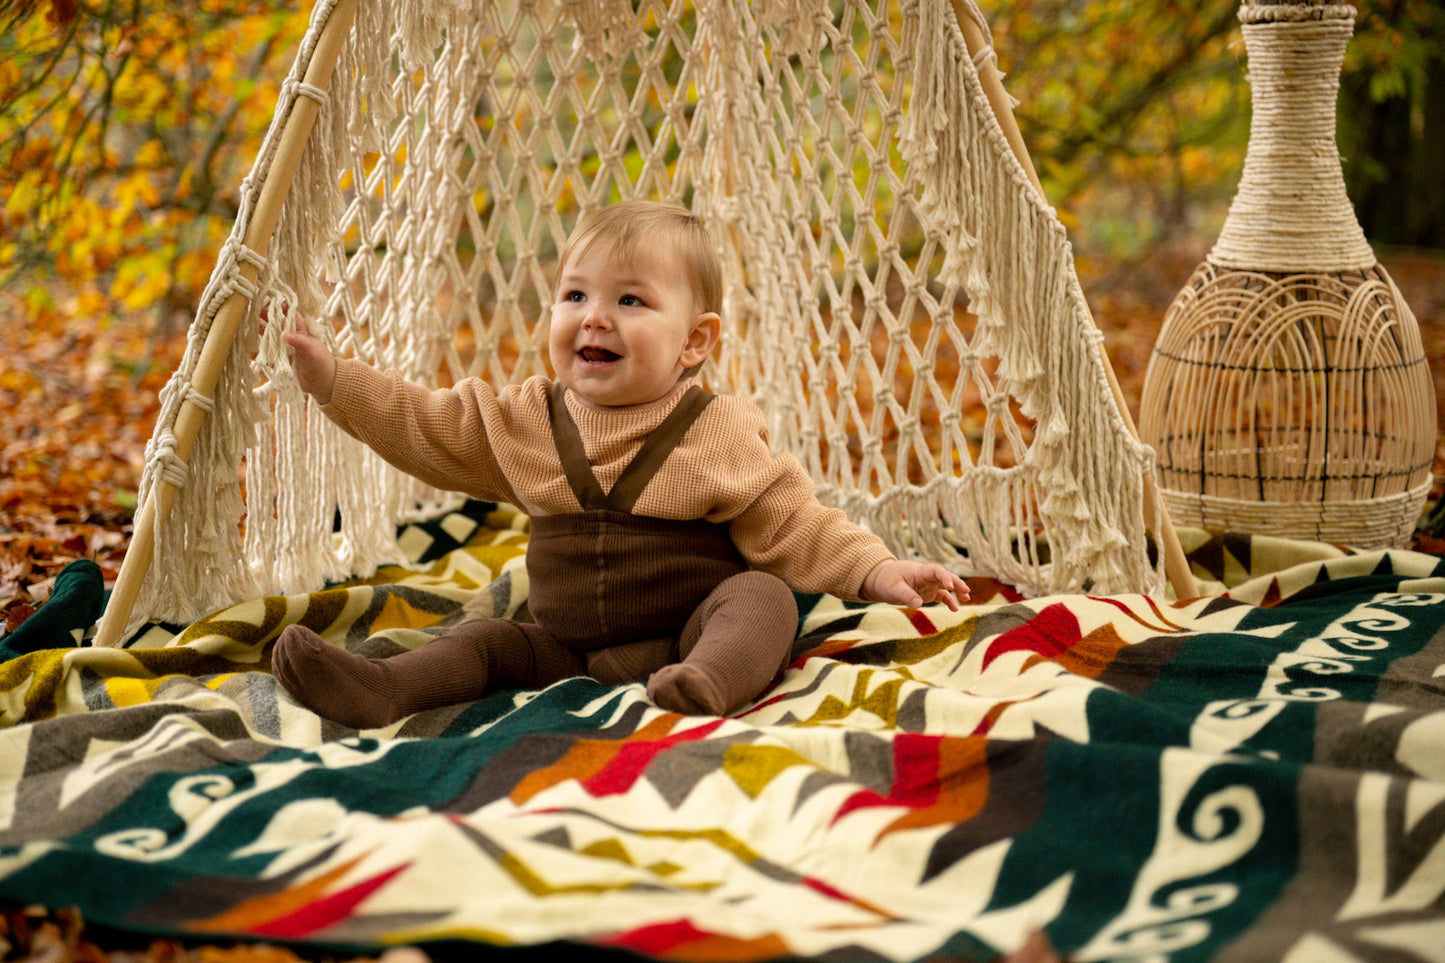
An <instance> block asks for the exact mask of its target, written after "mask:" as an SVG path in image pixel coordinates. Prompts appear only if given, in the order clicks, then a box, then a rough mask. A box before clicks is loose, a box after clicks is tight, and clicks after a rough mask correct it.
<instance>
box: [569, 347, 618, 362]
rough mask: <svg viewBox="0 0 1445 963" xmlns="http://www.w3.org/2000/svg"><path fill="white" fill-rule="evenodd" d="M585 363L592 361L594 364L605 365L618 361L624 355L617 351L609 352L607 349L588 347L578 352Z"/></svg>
mask: <svg viewBox="0 0 1445 963" xmlns="http://www.w3.org/2000/svg"><path fill="white" fill-rule="evenodd" d="M577 354H578V356H579V357H581V359H582V360H583V361H590V362H592V363H594V364H605V363H606V362H608V361H616V360H617V359H618V358H620V357H622V355H620V354H618V353H617V352H616V351H608V350H607V349H606V348H594V347H586V348H583V349H582V350H581V351H578V352H577Z"/></svg>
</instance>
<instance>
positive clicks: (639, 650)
mask: <svg viewBox="0 0 1445 963" xmlns="http://www.w3.org/2000/svg"><path fill="white" fill-rule="evenodd" d="M713 398H714V396H713V395H712V394H711V393H710V392H708V391H706V390H704V389H703V388H701V387H700V386H696V385H694V386H693V387H692V388H691V389H689V390H688V391H687V393H686V394H684V395H683V397H682V400H681V401H679V402H678V404H677V407H676V408H674V409H673V410H672V412H671V413H670V414H669V415H668V416H667V418H666V419H665V420H664V421H663V422H662V424H660V425H658V427H657V428H656V429H654V430H653V431H652V433H651V434H650V435H649V436H648V437H647V438H646V440H645V441H644V442H643V445H642V447H641V449H640V450H639V451H638V452H637V455H636V456H635V457H634V458H633V460H632V461H631V463H629V464H628V466H627V468H626V469H624V470H623V472H622V474H621V476H619V477H618V479H617V482H616V484H614V485H613V486H612V489H611V491H609V492H607V493H605V494H604V493H603V491H602V487H601V485H600V484H599V483H598V481H597V477H596V475H595V474H594V473H593V471H592V466H591V464H590V463H589V462H588V460H587V456H586V452H585V450H584V448H583V443H582V437H581V435H580V434H579V432H578V430H577V424H576V422H575V421H574V420H573V419H572V415H571V413H570V412H568V410H567V405H566V402H565V400H564V389H563V387H562V385H560V384H556V383H554V384H553V385H552V388H551V391H550V393H549V396H548V404H549V409H550V411H549V413H550V416H551V422H552V436H553V439H554V441H555V443H556V445H557V454H558V455H559V457H560V458H561V461H562V467H563V470H564V471H565V473H566V476H567V481H568V483H569V484H570V485H571V487H572V491H573V492H574V493H575V494H576V496H577V501H578V502H579V503H580V504H581V506H582V511H580V512H576V513H568V514H558V515H544V516H538V517H535V518H533V519H532V522H531V542H530V544H529V545H528V547H527V576H528V581H529V583H530V586H529V599H528V606H529V608H530V610H531V613H532V617H533V618H534V619H535V620H536V621H535V624H532V623H525V622H513V621H511V620H508V619H477V620H474V621H471V622H466V623H463V624H462V625H459V626H458V627H457V628H456V629H453V630H452V632H450V633H448V635H462V634H467V635H471V636H473V640H474V642H475V643H476V644H477V645H478V647H479V649H482V650H484V651H483V652H479V654H480V655H482V657H483V660H484V662H485V663H486V665H485V670H484V671H485V677H486V688H487V690H488V691H496V690H498V689H504V688H539V687H541V686H545V685H549V684H551V683H553V682H557V681H559V680H561V679H564V678H568V677H570V676H576V675H591V676H593V677H594V678H597V679H598V680H599V681H602V682H610V683H621V682H640V681H644V680H646V679H647V678H648V677H649V676H651V675H652V673H653V672H655V671H656V670H657V669H659V668H661V667H663V666H665V665H668V664H670V663H675V662H677V661H678V660H679V659H685V658H686V657H687V656H688V655H689V654H690V653H691V652H692V651H693V649H694V647H696V646H699V643H700V640H702V639H703V636H704V634H706V635H707V637H708V638H707V640H705V641H702V643H701V644H702V646H703V648H702V649H700V650H699V651H700V654H705V650H707V649H716V650H718V652H719V657H718V658H714V659H710V660H709V661H710V668H711V669H712V670H713V671H715V672H719V673H722V674H724V675H726V676H727V677H728V679H729V681H732V680H734V679H736V680H737V681H738V682H739V683H740V689H741V690H751V691H750V692H749V694H748V695H747V696H746V698H743V699H742V700H741V701H743V702H745V701H747V699H750V698H752V697H753V696H755V695H756V694H757V692H758V691H761V689H762V688H763V686H765V685H766V683H767V682H768V681H769V680H770V679H771V678H772V677H773V675H774V674H775V673H776V672H777V670H778V669H779V668H780V667H781V666H782V664H783V662H784V661H785V658H786V655H787V649H788V643H789V642H791V640H792V637H793V634H794V632H795V631H796V628H797V607H796V604H795V603H794V600H793V596H792V593H791V591H790V590H789V589H788V587H787V586H786V585H785V584H784V583H783V582H782V581H781V580H780V579H778V578H776V577H775V576H772V575H769V574H767V573H764V572H755V571H749V570H748V564H747V562H746V561H745V560H744V559H743V557H742V556H741V555H740V554H739V553H738V550H737V547H736V546H735V545H734V544H733V542H732V539H731V538H730V537H729V535H728V530H727V526H726V525H725V524H717V523H713V522H708V521H706V520H703V519H696V520H673V519H662V518H649V517H646V516H642V515H634V514H632V512H631V509H632V506H633V505H634V504H635V503H636V501H637V499H638V497H639V496H640V495H641V494H642V492H643V489H645V488H646V487H647V484H648V482H650V481H651V480H652V478H653V476H654V475H655V474H656V473H657V470H658V469H659V468H660V467H661V466H662V464H663V462H664V461H665V460H666V459H667V456H668V454H669V453H671V452H672V450H673V449H674V448H675V447H676V446H677V444H678V443H679V442H680V441H681V439H682V437H683V435H684V434H686V432H687V430H688V428H689V427H690V426H691V425H692V423H693V422H694V421H695V420H696V419H697V417H698V416H699V415H700V414H701V413H702V411H703V409H704V408H706V407H707V405H708V404H709V403H710V402H711V401H712V400H713ZM710 627H711V629H710ZM779 639H781V641H782V644H781V651H780V650H779V641H778V640H779ZM764 640H766V641H764ZM432 644H435V643H432ZM734 660H736V663H734ZM764 663H765V664H764ZM739 674H741V675H742V676H745V677H747V678H743V679H738V678H737V676H738V675H739ZM759 680H760V681H759ZM730 701H733V702H737V701H738V700H737V699H732V700H730ZM739 704H740V703H739ZM718 711H721V710H718Z"/></svg>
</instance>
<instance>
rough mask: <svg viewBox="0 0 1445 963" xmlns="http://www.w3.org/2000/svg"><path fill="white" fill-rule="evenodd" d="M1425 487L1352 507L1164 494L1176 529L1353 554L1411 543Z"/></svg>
mask: <svg viewBox="0 0 1445 963" xmlns="http://www.w3.org/2000/svg"><path fill="white" fill-rule="evenodd" d="M1429 491H1430V482H1429V481H1426V482H1425V483H1424V484H1421V485H1419V486H1417V487H1415V488H1413V489H1411V490H1410V491H1406V492H1400V493H1398V494H1395V495H1387V496H1385V497H1383V498H1361V499H1356V500H1352V501H1348V502H1322V503H1314V504H1303V503H1300V502H1269V501H1250V500H1247V499H1242V498H1222V497H1220V496H1218V495H1200V494H1197V493H1190V492H1180V491H1172V490H1170V489H1168V488H1164V489H1161V490H1160V494H1161V495H1162V496H1163V497H1164V504H1165V506H1166V507H1167V508H1168V509H1169V515H1170V517H1171V518H1172V519H1173V520H1174V524H1175V525H1178V526H1180V527H1191V528H1203V529H1206V530H1208V531H1213V532H1248V533H1249V534H1251V535H1273V536H1276V537H1279V538H1306V539H1310V540H1311V541H1317V542H1329V543H1330V544H1332V545H1348V546H1351V547H1353V548H1362V549H1375V548H1397V547H1400V546H1402V545H1405V544H1406V543H1408V542H1409V540H1410V536H1411V534H1412V533H1413V532H1414V531H1415V526H1416V523H1417V522H1418V521H1419V519H1420V513H1421V512H1422V511H1423V510H1424V507H1425V498H1426V495H1427V494H1428V493H1429Z"/></svg>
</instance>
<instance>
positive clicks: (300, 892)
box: [0, 505, 1445, 963]
mask: <svg viewBox="0 0 1445 963" xmlns="http://www.w3.org/2000/svg"><path fill="white" fill-rule="evenodd" d="M1185 541H1186V545H1187V546H1188V547H1189V548H1190V549H1191V561H1192V562H1193V563H1194V565H1195V567H1196V572H1197V573H1198V574H1200V575H1202V576H1207V577H1208V578H1209V579H1211V581H1210V582H1209V583H1207V587H1208V589H1209V594H1207V595H1205V596H1203V597H1201V598H1197V599H1189V600H1183V601H1175V600H1167V599H1162V598H1151V597H1148V596H1137V595H1136V596H1113V597H1089V596H1077V595H1076V596H1057V597H1050V598H1042V599H1031V600H1025V599H1021V598H1019V596H1018V595H1017V593H1014V592H1013V591H1011V590H1010V589H1009V587H1008V586H1003V585H998V584H996V583H991V582H988V581H987V580H982V579H980V580H974V582H973V585H974V588H975V598H976V600H977V603H978V604H974V605H970V606H967V607H965V608H964V609H962V610H961V611H959V612H956V613H954V612H949V611H948V610H947V609H946V608H943V607H941V606H930V607H927V608H925V609H922V610H908V609H901V608H896V607H892V606H881V605H873V606H862V605H850V604H845V603H842V602H840V601H838V600H836V599H831V598H827V597H804V598H801V599H800V602H801V603H802V604H801V611H802V612H803V615H802V618H801V620H800V625H799V635H798V638H797V640H796V642H795V646H794V652H793V660H792V662H791V664H790V665H789V666H788V668H787V671H786V673H785V675H784V676H783V678H782V679H781V680H780V681H779V682H778V683H777V684H776V685H775V686H774V687H773V688H771V689H770V690H768V691H767V692H766V693H764V694H763V696H762V697H761V698H760V699H759V700H758V701H757V702H756V703H755V704H753V705H751V706H749V707H748V708H746V709H745V710H743V711H742V712H740V713H738V714H737V715H735V716H733V717H729V718H715V717H684V716H678V715H674V714H671V713H667V712H664V711H662V710H661V709H659V708H657V707H656V706H655V705H653V704H652V703H650V702H649V701H648V700H647V698H646V694H645V691H644V690H643V687H642V686H640V685H631V686H606V685H602V684H600V683H597V682H595V681H593V680H590V679H585V678H578V679H572V680H568V681H565V682H562V683H559V684H557V685H555V686H552V687H550V688H548V689H546V690H543V691H540V692H507V693H500V694H497V695H494V696H491V697H489V698H486V699H483V700H480V701H478V702H475V703H471V704H467V705H460V706H454V707H449V708H445V709H438V710H434V711H431V712H425V713H420V714H418V715H415V716H412V717H410V718H408V719H405V720H402V721H401V722H399V723H397V724H395V725H393V726H390V727H387V728H385V729H380V730H370V731H364V732H356V731H353V730H349V729H345V728H342V727H340V726H336V725H335V724H332V723H329V722H327V721H325V720H321V719H319V718H318V717H316V716H315V715H314V714H312V713H310V712H308V711H306V710H305V709H303V708H302V707H300V706H299V705H297V704H296V703H295V702H294V701H292V700H291V699H290V698H289V697H288V696H287V695H286V694H285V693H284V692H281V691H279V690H278V688H277V687H276V685H275V683H274V681H273V680H272V678H271V676H270V675H269V674H268V673H267V665H268V658H269V646H270V644H271V643H272V642H273V641H274V639H275V638H276V635H277V634H278V633H279V631H280V630H281V629H282V628H283V627H284V626H286V625H289V624H292V623H297V622H299V623H302V624H305V625H308V626H309V627H311V628H313V629H315V630H316V631H318V632H321V633H322V634H323V636H324V637H326V638H327V639H328V640H330V641H332V642H334V643H336V644H339V645H345V646H347V647H349V648H353V649H360V650H363V651H368V652H370V653H372V654H375V655H386V654H389V653H393V652H399V651H402V650H404V649H408V648H411V647H414V646H416V645H421V644H425V642H426V641H427V640H428V639H429V638H431V637H433V636H434V635H435V634H437V633H439V632H441V631H444V630H445V628H446V627H447V626H448V625H451V624H454V623H455V622H456V621H457V620H459V619H461V618H465V617H467V616H468V615H472V614H496V615H506V616H512V617H519V616H520V617H525V616H526V610H525V604H526V588H527V586H526V571H525V567H524V565H523V553H524V552H525V545H526V523H525V519H523V518H522V517H521V516H518V515H516V514H515V513H513V512H510V511H509V510H506V509H498V508H494V507H492V506H476V505H473V506H469V507H468V510H467V511H466V512H463V513H460V514H457V515H454V516H450V517H448V518H446V519H442V520H439V521H438V522H436V523H432V524H430V525H428V526H420V527H417V528H414V529H411V530H408V531H407V532H404V533H403V534H402V542H403V545H405V546H407V547H408V549H409V550H410V551H411V553H412V556H413V557H414V558H416V559H417V561H416V562H414V563H413V564H412V565H409V566H406V567H395V568H389V569H384V570H383V571H382V572H380V573H379V574H378V576H377V577H376V578H374V579H369V580H367V581H366V582H365V583H357V584H349V585H344V586H337V587H334V588H331V589H328V590H326V591H323V592H317V593H312V594H310V595H298V596H292V597H285V598H280V597H278V598H265V599H255V600H250V601H247V602H245V603H242V604H240V605H236V606H233V607H232V608H230V609H228V610H226V611H224V612H218V613H216V614H214V615H213V616H211V617H209V618H207V619H204V620H202V621H201V622H198V623H196V624H194V625H190V626H184V627H171V628H168V627H163V626H153V627H151V628H149V629H148V630H147V631H146V632H144V633H142V634H141V635H140V636H139V637H138V638H137V639H134V640H133V641H132V643H131V647H130V648H127V649H124V650H99V649H91V648H58V649H47V650H42V651H39V652H35V653H31V654H28V655H22V656H20V657H19V658H15V659H13V660H11V661H9V662H7V663H5V664H4V665H0V712H3V720H4V728H3V729H0V899H9V900H15V901H22V902H40V903H46V904H49V905H52V906H69V905H73V906H77V907H79V908H80V910H81V912H82V914H83V915H84V916H85V917H86V918H87V919H89V920H92V921H94V922H96V923H100V924H104V925H106V926H110V927H116V928H119V929H121V930H128V931H134V932H137V933H147V934H156V933H163V934H168V935H173V936H181V937H185V938H190V939H197V940H206V941H214V940H217V939H219V938H223V937H225V938H232V937H235V938H246V939H265V940H272V941H285V942H292V943H299V944H316V945H321V946H326V947H336V948H347V949H359V950H366V951H374V950H378V949H380V948H382V947H385V946H389V945H396V944H406V943H420V944H427V943H432V942H438V941H447V942H450V941H467V942H470V943H474V944H479V945H480V946H493V945H495V946H514V947H515V946H539V947H540V946H544V945H547V944H552V943H555V942H556V941H565V942H566V943H567V944H568V946H569V948H570V950H571V951H572V952H580V951H582V950H584V949H604V948H613V949H623V950H628V951H631V952H632V953H634V954H638V955H641V956H643V957H648V958H655V959H668V960H682V961H692V960H695V961H703V960H718V959H728V960H774V959H778V960H781V959H818V960H822V959H829V960H834V959H838V960H880V961H899V963H902V961H915V960H917V961H922V960H926V959H935V958H939V957H949V958H957V959H978V960H987V959H991V958H993V957H995V956H996V955H997V954H999V953H1004V952H1010V951H1012V950H1015V949H1017V948H1018V947H1019V946H1021V945H1022V944H1023V942H1024V941H1025V939H1027V938H1028V936H1029V935H1030V934H1031V933H1035V932H1037V931H1040V930H1043V931H1046V932H1047V934H1048V936H1049V938H1050V940H1051V941H1052V943H1053V944H1054V946H1056V947H1057V948H1058V949H1059V951H1060V952H1062V953H1065V954H1067V955H1069V956H1070V957H1072V958H1076V959H1080V960H1096V959H1164V960H1271V961H1277V960H1323V959H1329V960H1334V959H1339V960H1350V959H1364V960H1370V959H1392V960H1393V959H1438V958H1439V957H1438V952H1439V947H1440V946H1442V945H1445V928H1442V923H1441V922H1440V921H1441V920H1442V918H1445V633H1442V631H1441V630H1442V625H1445V606H1442V604H1441V603H1442V601H1445V564H1442V562H1441V560H1440V559H1437V558H1435V557H1434V556H1429V555H1423V554H1418V553H1411V552H1374V553H1363V554H1362V553H1352V552H1349V551H1347V550H1343V549H1339V548H1336V547H1332V546H1324V545H1318V544H1314V543H1291V542H1284V541H1280V540H1266V539H1250V538H1246V537H1233V536H1229V537H1217V538H1212V539H1211V538H1205V537H1204V536H1203V535H1202V533H1185ZM1226 586H1228V587H1226ZM464 606H465V609H464Z"/></svg>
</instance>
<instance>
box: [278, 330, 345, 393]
mask: <svg viewBox="0 0 1445 963" xmlns="http://www.w3.org/2000/svg"><path fill="white" fill-rule="evenodd" d="M286 343H287V344H289V345H290V346H291V349H292V350H293V351H295V352H296V383H297V384H299V385H300V386H301V390H302V391H304V392H306V393H307V394H308V395H310V396H311V397H313V398H315V399H316V403H317V404H321V405H325V404H330V403H331V386H332V385H333V384H335V382H336V359H335V358H333V357H332V356H331V351H330V350H328V349H327V347H326V342H325V341H322V340H321V339H320V338H318V337H316V336H315V335H313V334H311V332H309V331H307V330H306V322H304V321H302V320H301V319H300V318H299V317H298V318H297V319H296V326H295V327H294V328H292V329H291V330H290V331H287V332H286Z"/></svg>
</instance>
